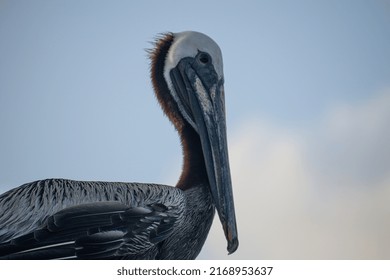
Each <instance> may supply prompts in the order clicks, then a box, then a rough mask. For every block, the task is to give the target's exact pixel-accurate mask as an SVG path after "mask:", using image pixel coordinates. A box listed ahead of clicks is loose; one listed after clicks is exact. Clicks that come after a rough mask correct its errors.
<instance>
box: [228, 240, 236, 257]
mask: <svg viewBox="0 0 390 280" xmlns="http://www.w3.org/2000/svg"><path fill="white" fill-rule="evenodd" d="M237 248H238V238H233V239H232V240H229V242H228V247H227V250H228V252H229V255H231V254H233V253H234V252H235V251H236V250H237Z"/></svg>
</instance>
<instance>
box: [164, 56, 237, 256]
mask: <svg viewBox="0 0 390 280" xmlns="http://www.w3.org/2000/svg"><path fill="white" fill-rule="evenodd" d="M170 77H171V80H172V85H173V86H174V88H175V93H176V94H177V96H176V101H177V102H178V103H180V104H179V105H180V106H179V108H181V112H182V114H183V115H184V117H185V119H186V120H187V121H188V122H189V123H190V124H191V126H192V127H193V128H194V129H195V130H196V131H197V133H198V134H199V137H200V140H201V144H202V150H203V156H204V159H205V164H206V169H207V175H208V179H209V183H210V188H211V194H212V197H213V201H214V204H215V207H216V208H217V212H218V216H219V219H220V220H221V223H222V226H223V230H224V232H225V236H226V240H227V242H228V247H227V250H228V252H229V254H231V253H233V252H234V251H236V250H237V248H238V237H237V225H236V217H235V211H234V201H233V192H232V182H231V177H230V168H229V157H228V147H227V137H226V117H225V96H224V86H223V78H222V77H218V75H217V73H216V71H215V69H214V66H213V64H212V60H211V57H210V56H209V55H208V54H207V53H203V52H199V53H198V55H197V56H196V57H195V58H190V57H187V58H183V59H182V60H181V61H180V62H179V63H178V64H177V66H176V67H175V68H173V69H172V70H171V72H170Z"/></svg>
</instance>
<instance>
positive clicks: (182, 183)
mask: <svg viewBox="0 0 390 280" xmlns="http://www.w3.org/2000/svg"><path fill="white" fill-rule="evenodd" d="M173 39H174V36H173V34H171V33H168V34H165V35H163V36H162V37H161V38H160V39H158V40H157V41H156V43H155V48H154V49H153V50H151V51H150V59H151V68H150V74H151V79H152V84H153V88H154V91H155V94H156V97H157V99H158V101H159V103H160V105H161V108H162V110H163V111H164V113H165V115H167V117H168V118H169V120H170V121H171V122H172V123H173V125H174V126H175V128H176V130H177V131H178V133H179V136H180V139H181V144H182V149H183V170H182V173H181V175H180V179H179V181H178V183H177V185H176V186H177V187H178V188H180V189H183V190H185V189H189V188H191V187H194V186H197V185H199V184H208V177H207V173H206V167H205V162H204V157H203V151H202V145H201V142H200V138H199V135H198V133H197V132H196V131H195V130H194V129H193V128H192V127H191V125H189V123H188V122H187V121H186V120H185V119H184V118H183V116H182V115H181V113H180V110H179V108H178V105H177V103H176V102H175V101H174V99H173V97H172V95H171V94H170V90H169V88H168V85H167V82H166V81H165V78H164V65H165V59H166V56H167V54H168V51H169V48H170V47H171V45H172V42H173Z"/></svg>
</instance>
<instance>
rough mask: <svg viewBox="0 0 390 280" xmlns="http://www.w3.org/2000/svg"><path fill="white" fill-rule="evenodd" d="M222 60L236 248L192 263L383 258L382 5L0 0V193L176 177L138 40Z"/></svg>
mask: <svg viewBox="0 0 390 280" xmlns="http://www.w3.org/2000/svg"><path fill="white" fill-rule="evenodd" d="M184 30H196V31H200V32H203V33H205V34H207V35H209V36H210V37H212V38H213V39H214V40H215V41H216V42H217V43H218V44H219V46H220V47H221V49H222V52H223V58H224V73H225V96H226V106H227V125H228V138H229V139H228V140H229V152H230V161H231V172H232V180H233V188H234V195H235V204H236V212H237V219H238V231H239V239H240V247H239V249H238V251H237V252H236V253H235V254H233V255H230V256H228V255H227V252H226V241H225V239H224V235H223V233H222V230H221V226H220V223H219V221H218V220H217V219H216V220H215V223H214V226H213V228H212V231H211V233H210V235H209V238H208V240H207V242H206V245H205V247H204V249H203V251H202V253H201V254H200V256H199V258H201V259H202V258H203V259H204V258H205V259H208V258H212V259H390V239H389V236H390V144H389V143H390V129H389V128H390V1H388V0H387V1H386V0H377V1H360V0H351V1H346V0H337V1H209V0H206V1H203V0H198V1H172V0H171V1H167V0H166V1H157V0H156V1H39V0H37V1H10V0H0V192H4V191H6V190H8V189H11V188H14V187H17V186H19V185H21V184H23V183H26V182H31V181H34V180H39V179H45V178H68V179H75V180H103V181H125V182H152V183H163V184H169V185H175V183H176V181H177V179H178V177H179V174H180V168H181V149H180V144H179V140H178V137H177V134H176V132H175V130H174V128H173V126H172V125H171V124H170V123H169V122H168V120H167V119H166V118H165V117H164V116H163V114H162V112H161V110H160V108H159V105H158V103H157V101H156V100H155V97H154V94H153V91H152V87H151V84H150V80H149V61H148V58H147V54H146V52H145V49H147V48H150V47H151V46H152V45H151V44H150V42H152V41H153V40H154V38H155V36H156V35H157V34H159V33H162V32H166V31H173V32H180V31H184Z"/></svg>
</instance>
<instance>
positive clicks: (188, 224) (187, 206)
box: [0, 179, 214, 259]
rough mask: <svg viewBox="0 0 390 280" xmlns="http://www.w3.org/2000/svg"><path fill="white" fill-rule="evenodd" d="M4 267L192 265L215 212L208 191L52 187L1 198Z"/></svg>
mask: <svg viewBox="0 0 390 280" xmlns="http://www.w3.org/2000/svg"><path fill="white" fill-rule="evenodd" d="M0 211H1V213H3V214H2V215H1V216H0V259H1V258H5V259H7V258H11V259H47V258H59V259H72V258H82V259H95V258H96V259H194V258H196V256H197V255H198V254H199V252H200V249H201V248H202V246H203V243H204V241H205V239H206V237H207V234H208V231H209V229H210V226H211V223H212V220H213V216H214V206H213V203H212V200H211V195H210V193H209V189H208V186H202V185H200V186H196V187H193V188H190V189H188V190H187V191H182V190H180V189H178V188H174V187H170V186H164V185H156V184H139V183H111V182H80V181H71V180H63V179H48V180H42V181H36V182H32V183H28V184H24V185H22V186H20V187H18V188H15V189H12V190H10V191H8V192H6V193H4V194H2V195H1V196H0Z"/></svg>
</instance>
